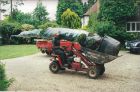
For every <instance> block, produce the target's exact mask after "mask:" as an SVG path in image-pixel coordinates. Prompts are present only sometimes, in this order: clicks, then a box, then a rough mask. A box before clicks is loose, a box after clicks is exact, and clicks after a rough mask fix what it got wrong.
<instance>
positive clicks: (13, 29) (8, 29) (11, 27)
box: [0, 21, 21, 44]
mask: <svg viewBox="0 0 140 92" xmlns="http://www.w3.org/2000/svg"><path fill="white" fill-rule="evenodd" d="M0 29H1V30H0V32H1V36H2V43H3V44H10V39H11V35H17V34H19V33H20V32H21V24H19V23H17V22H13V23H11V22H5V21H3V22H1V23H0Z"/></svg>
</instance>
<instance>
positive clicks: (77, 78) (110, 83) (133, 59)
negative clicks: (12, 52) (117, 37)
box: [3, 51, 140, 92]
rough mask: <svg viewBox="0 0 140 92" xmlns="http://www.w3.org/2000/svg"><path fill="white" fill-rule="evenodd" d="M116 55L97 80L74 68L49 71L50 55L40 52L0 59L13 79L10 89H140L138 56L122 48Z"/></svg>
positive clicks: (101, 91)
mask: <svg viewBox="0 0 140 92" xmlns="http://www.w3.org/2000/svg"><path fill="white" fill-rule="evenodd" d="M121 55H122V56H121ZM119 56H121V57H119V58H118V59H116V60H114V61H112V62H110V63H107V64H105V67H106V72H105V73H104V75H103V76H101V77H100V78H98V79H96V80H94V79H89V78H88V77H87V76H86V74H85V73H76V72H74V71H73V72H72V71H65V72H61V73H59V74H52V73H51V72H50V71H49V67H48V66H49V63H50V62H49V59H50V57H47V56H46V55H42V54H41V53H37V54H35V55H31V56H25V57H20V58H14V59H7V60H3V62H5V64H6V70H7V75H8V77H13V78H15V81H14V83H13V84H12V85H11V87H10V88H9V90H10V91H23V90H24V91H48V92H140V55H133V54H130V53H127V52H124V51H121V52H120V54H119Z"/></svg>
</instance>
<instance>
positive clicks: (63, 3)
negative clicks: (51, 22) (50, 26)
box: [56, 0, 84, 25]
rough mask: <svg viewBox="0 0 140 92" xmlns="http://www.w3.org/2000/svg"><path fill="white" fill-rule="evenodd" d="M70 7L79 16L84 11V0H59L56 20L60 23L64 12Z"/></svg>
mask: <svg viewBox="0 0 140 92" xmlns="http://www.w3.org/2000/svg"><path fill="white" fill-rule="evenodd" d="M68 8H69V9H71V10H72V11H73V12H75V13H76V14H77V15H78V16H79V17H82V16H83V13H84V12H83V3H82V0H59V2H58V6H57V14H56V20H57V23H58V24H59V25H61V23H62V22H61V16H62V14H63V12H64V11H66V10H67V9H68Z"/></svg>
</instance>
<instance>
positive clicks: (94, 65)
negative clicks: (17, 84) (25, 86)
mask: <svg viewBox="0 0 140 92" xmlns="http://www.w3.org/2000/svg"><path fill="white" fill-rule="evenodd" d="M36 45H37V47H38V48H40V49H41V51H42V52H46V53H47V54H49V55H50V54H51V56H52V57H53V58H52V59H51V63H50V65H49V69H50V71H51V72H52V73H58V72H59V71H61V70H65V69H70V70H75V71H85V72H87V75H88V76H89V77H90V78H92V79H95V78H97V77H98V76H100V75H102V74H103V73H104V72H105V67H104V63H108V62H110V61H112V60H114V59H116V56H117V54H118V52H119V45H120V43H119V42H118V41H116V40H114V39H112V38H110V37H105V38H103V39H102V41H101V44H100V46H99V48H98V51H96V50H95V51H93V50H91V49H87V48H83V47H81V45H80V44H79V43H77V42H70V41H66V40H60V45H59V47H60V48H61V47H65V51H64V54H65V55H64V57H63V58H62V57H61V55H60V54H56V53H55V52H54V50H53V48H55V46H53V42H52V41H37V43H36ZM42 47H43V48H42ZM68 52H71V53H72V54H71V55H69V54H67V53H68ZM114 55H115V56H114ZM64 58H65V60H64ZM63 61H65V62H66V64H64V63H63Z"/></svg>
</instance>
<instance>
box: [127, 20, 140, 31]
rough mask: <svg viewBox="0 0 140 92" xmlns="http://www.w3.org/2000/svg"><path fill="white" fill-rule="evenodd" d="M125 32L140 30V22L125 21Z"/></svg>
mask: <svg viewBox="0 0 140 92" xmlns="http://www.w3.org/2000/svg"><path fill="white" fill-rule="evenodd" d="M126 29H127V32H140V22H127V25H126Z"/></svg>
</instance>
